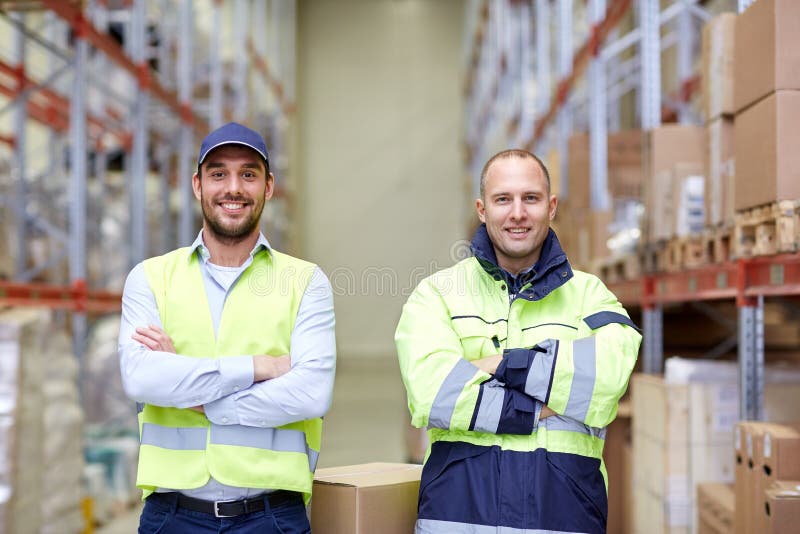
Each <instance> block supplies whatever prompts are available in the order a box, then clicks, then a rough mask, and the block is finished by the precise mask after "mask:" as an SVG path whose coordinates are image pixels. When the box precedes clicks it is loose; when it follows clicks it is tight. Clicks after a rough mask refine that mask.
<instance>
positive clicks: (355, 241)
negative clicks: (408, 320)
mask: <svg viewBox="0 0 800 534" xmlns="http://www.w3.org/2000/svg"><path fill="white" fill-rule="evenodd" d="M463 11H464V6H463V3H462V2H461V1H459V0H427V1H426V0H361V1H358V0H304V1H301V2H299V4H298V10H297V15H298V42H297V54H298V55H297V59H298V64H297V74H298V78H297V95H298V100H297V104H298V111H297V113H298V115H297V119H298V121H297V136H298V137H297V143H296V150H295V151H294V153H295V162H294V168H295V169H297V175H296V176H297V178H298V180H297V191H296V193H297V196H296V198H295V199H294V210H295V213H298V214H300V219H301V220H300V221H299V222H300V239H299V241H300V244H301V247H300V248H301V250H299V251H298V252H299V253H300V254H301V255H302V256H303V257H305V258H308V259H310V260H312V261H315V262H317V263H318V264H319V265H321V266H322V267H323V269H324V270H325V271H326V272H327V273H328V275H329V277H331V279H332V282H333V284H334V292H335V293H336V322H337V336H338V345H339V354H340V358H341V359H342V360H347V359H353V358H360V357H374V358H391V357H394V354H395V352H394V342H393V334H394V329H395V326H396V323H397V319H398V317H399V314H400V309H401V307H402V304H403V303H404V302H405V300H406V298H407V296H408V293H409V292H410V290H411V289H412V288H413V285H415V284H412V280H416V281H418V280H419V279H420V275H421V274H422V273H430V272H432V270H436V269H438V268H442V267H445V266H448V265H450V264H452V263H453V262H452V260H451V252H450V251H451V248H452V247H453V245H454V244H455V243H457V242H458V240H459V239H462V238H464V237H468V236H467V235H466V232H467V227H468V223H467V222H466V221H467V220H468V219H467V218H468V217H470V216H472V215H471V214H472V212H471V201H472V199H471V198H470V195H469V192H468V188H467V185H466V183H467V180H466V179H465V177H464V175H463V172H464V171H463V169H464V166H463V165H462V161H461V131H462V126H461V114H462V100H461V99H462V95H461V89H462V83H463V74H462V69H461V44H462V36H461V32H462V26H463Z"/></svg>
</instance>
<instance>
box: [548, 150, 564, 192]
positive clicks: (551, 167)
mask: <svg viewBox="0 0 800 534" xmlns="http://www.w3.org/2000/svg"><path fill="white" fill-rule="evenodd" d="M544 161H545V165H547V172H548V173H549V174H550V193H551V194H553V195H556V196H557V197H558V198H559V199H561V155H560V154H559V153H558V150H556V149H552V150H550V151H549V152H548V153H547V159H545V160H544Z"/></svg>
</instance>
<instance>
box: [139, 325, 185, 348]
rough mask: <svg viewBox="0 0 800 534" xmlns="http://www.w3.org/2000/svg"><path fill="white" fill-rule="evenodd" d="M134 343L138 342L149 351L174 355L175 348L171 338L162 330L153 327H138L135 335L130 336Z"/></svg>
mask: <svg viewBox="0 0 800 534" xmlns="http://www.w3.org/2000/svg"><path fill="white" fill-rule="evenodd" d="M131 338H132V339H133V340H134V341H138V342H139V343H141V344H142V345H144V346H145V347H147V348H148V349H150V350H157V351H161V352H171V353H173V354H175V346H174V345H173V344H172V338H171V337H169V336H168V335H167V333H166V332H164V330H163V329H161V328H159V327H157V326H155V325H150V326H140V327H139V328H137V329H136V333H135V334H133V335H132V336H131Z"/></svg>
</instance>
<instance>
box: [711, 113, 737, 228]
mask: <svg viewBox="0 0 800 534" xmlns="http://www.w3.org/2000/svg"><path fill="white" fill-rule="evenodd" d="M733 135H734V126H733V119H732V118H729V117H719V118H716V119H714V120H712V121H710V122H709V123H708V124H707V125H706V139H707V144H706V147H707V150H706V157H705V169H704V174H705V177H706V195H705V199H706V221H707V223H708V224H709V225H712V226H717V225H729V224H733V215H734V213H735V209H734V195H735V187H736V184H735V183H734V180H735V174H736V170H735V163H734V162H735V159H734V142H733V140H734V137H733Z"/></svg>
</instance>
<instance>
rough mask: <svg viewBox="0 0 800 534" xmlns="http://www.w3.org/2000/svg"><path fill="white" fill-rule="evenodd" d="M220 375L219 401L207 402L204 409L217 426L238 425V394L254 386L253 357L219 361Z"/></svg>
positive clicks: (235, 357) (228, 358)
mask: <svg viewBox="0 0 800 534" xmlns="http://www.w3.org/2000/svg"><path fill="white" fill-rule="evenodd" d="M219 374H220V376H221V377H222V386H221V393H222V394H223V395H224V396H223V397H220V398H219V399H217V400H215V401H212V402H207V403H206V404H205V405H204V406H203V409H204V410H205V413H206V417H207V418H208V420H209V421H211V422H212V423H214V424H217V425H238V424H239V414H238V412H237V410H236V398H237V393H239V392H240V391H244V390H246V389H247V388H249V387H250V386H251V385H252V384H253V357H252V356H233V357H226V358H220V359H219Z"/></svg>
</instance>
